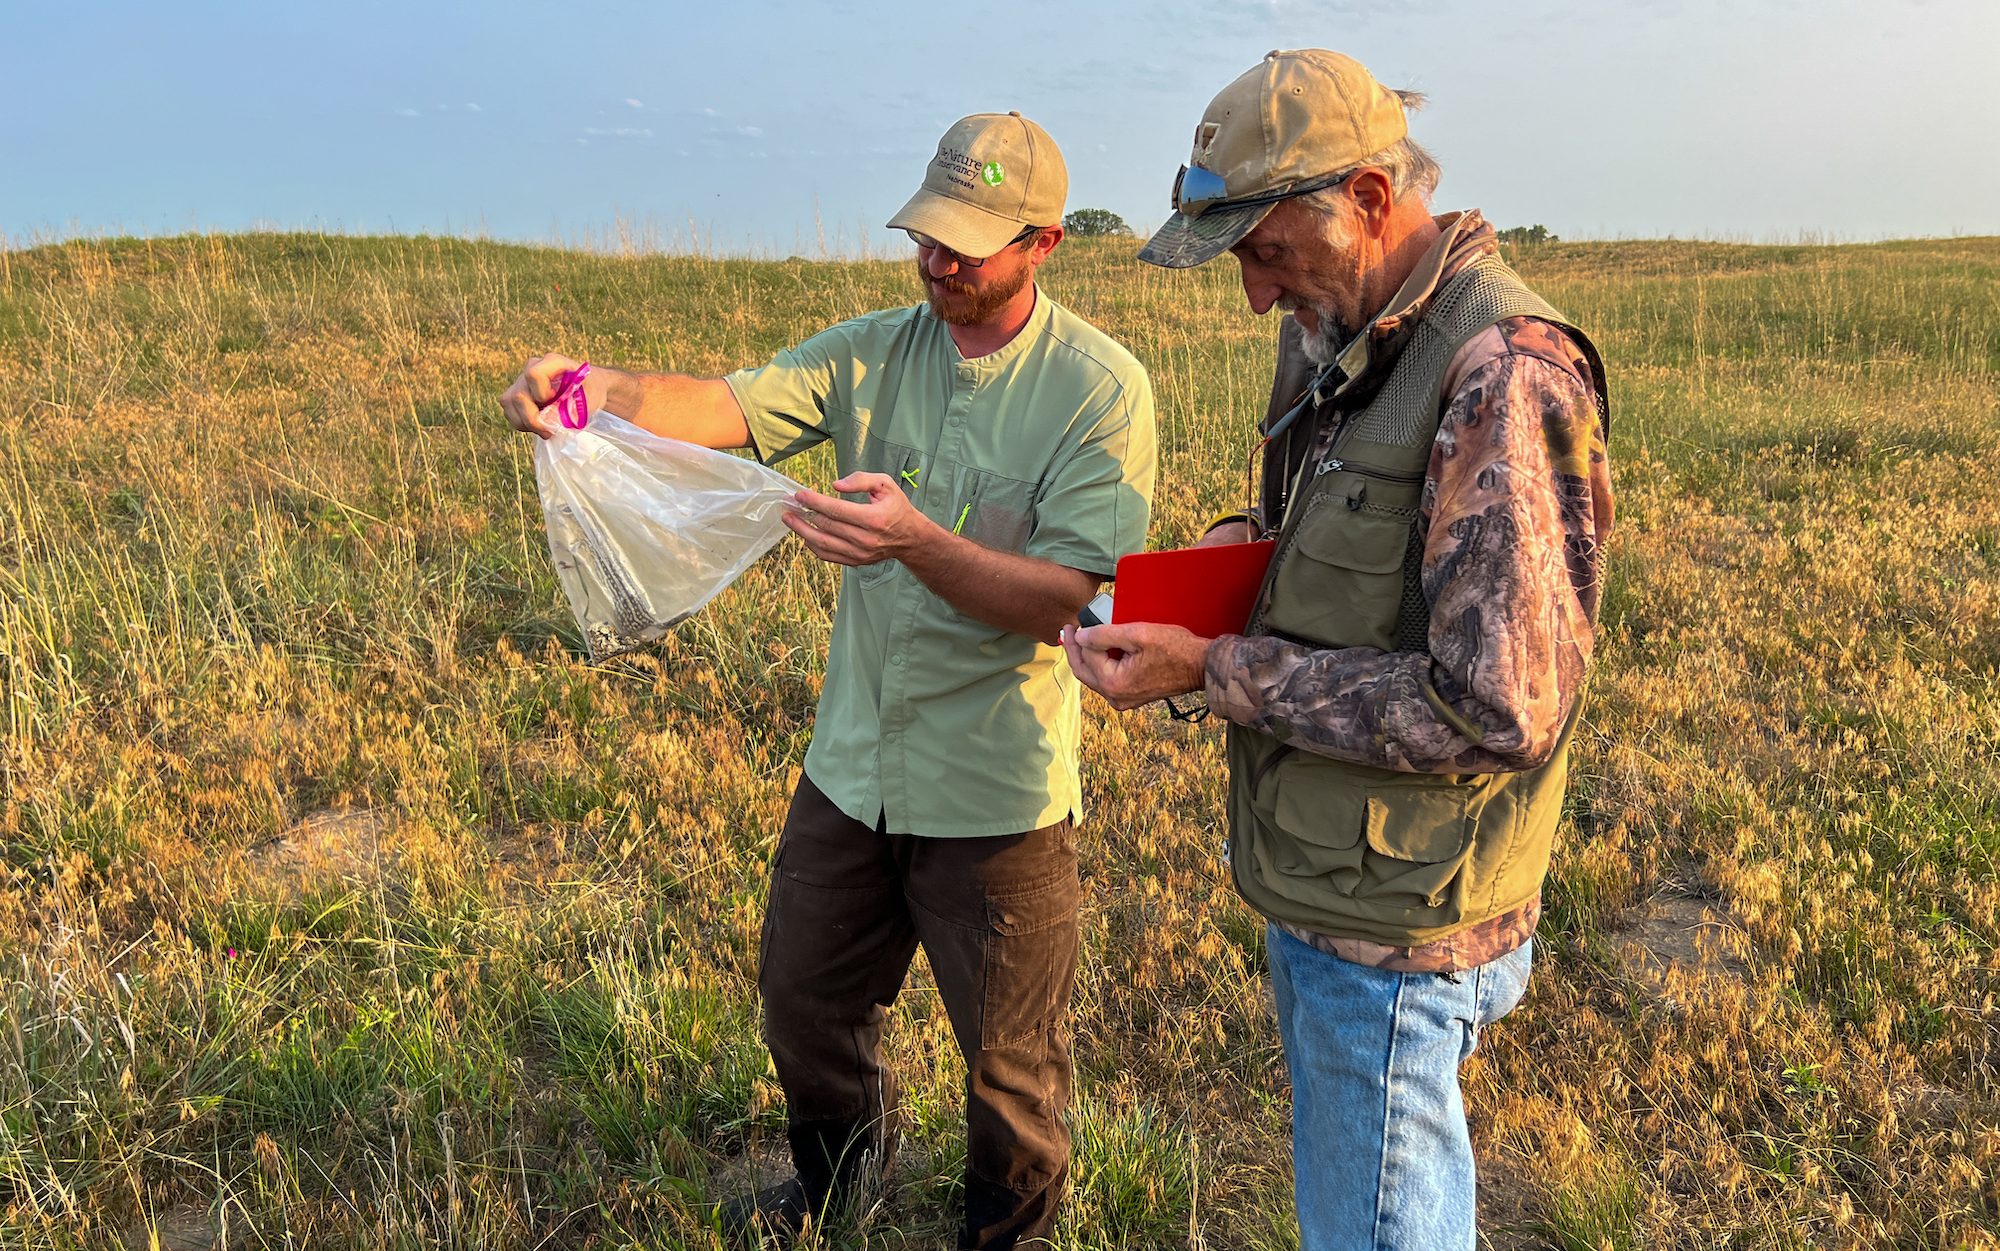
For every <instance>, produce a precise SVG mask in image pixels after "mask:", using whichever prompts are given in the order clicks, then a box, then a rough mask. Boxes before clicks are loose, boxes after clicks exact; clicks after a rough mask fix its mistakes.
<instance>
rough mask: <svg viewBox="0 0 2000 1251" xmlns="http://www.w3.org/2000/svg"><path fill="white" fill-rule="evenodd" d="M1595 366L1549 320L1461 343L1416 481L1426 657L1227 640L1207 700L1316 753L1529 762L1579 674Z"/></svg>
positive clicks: (1448, 767)
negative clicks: (1424, 467)
mask: <svg viewBox="0 0 2000 1251" xmlns="http://www.w3.org/2000/svg"><path fill="white" fill-rule="evenodd" d="M1589 368H1590V367H1589V365H1588V363H1587V362H1586V361H1585V359H1584V358H1583V356H1582V355H1581V353H1580V352H1578V350H1577V349H1576V347H1575V346H1574V344H1573V343H1572V342H1571V341H1570V340H1569V338H1568V337H1567V336H1565V335H1563V334H1562V333H1561V332H1560V331H1558V330H1556V329H1555V328H1554V327H1552V326H1550V325H1548V324H1547V323H1545V322H1540V321H1533V320H1530V319H1524V318H1519V319H1514V320H1512V321H1509V322H1503V323H1502V324H1501V325H1500V326H1498V327H1495V328H1494V329H1492V330H1489V331H1487V332H1486V333H1485V334H1483V335H1481V336H1479V337H1478V338H1476V339H1474V340H1473V341H1472V342H1471V343H1469V344H1467V345H1466V347H1465V348H1464V349H1461V351H1460V352H1459V354H1458V356H1457V357H1456V358H1455V359H1454V360H1453V362H1452V369H1451V371H1450V372H1449V373H1448V374H1447V392H1446V393H1447V394H1448V395H1450V396H1451V399H1450V401H1449V402H1448V404H1447V405H1446V409H1445V415H1444V421H1443V424H1442V425H1441V426H1440V428H1439V430H1438V437H1437V442H1436V444H1435V446H1434V447H1433V448H1432V450H1431V461H1430V472H1429V477H1428V480H1427V481H1426V483H1425V486H1424V503H1423V514H1424V517H1425V520H1426V522H1427V524H1428V527H1429V529H1428V532H1427V534H1426V537H1425V544H1424V562H1423V587H1424V594H1425V596H1426V598H1428V599H1429V601H1430V604H1431V628H1430V650H1429V652H1428V653H1424V652H1382V651H1377V650H1375V649H1373V648H1362V647H1356V648H1345V649H1337V650H1328V649H1314V648H1311V647H1306V646H1301V645H1299V644H1296V643H1291V642H1286V641H1283V640H1280V639H1274V638H1267V637H1255V638H1246V637H1243V636H1240V635H1230V636H1227V637H1224V638H1221V639H1218V640H1216V642H1215V643H1214V645H1213V646H1211V647H1210V649H1209V652H1208V665H1207V697H1208V703H1209V706H1210V707H1211V708H1213V709H1214V710H1215V711H1216V712H1218V713H1220V714H1221V715H1223V716H1226V717H1228V718H1229V719H1230V720H1232V721H1236V722H1239V723H1241V724H1243V725H1247V726H1250V727H1252V728H1254V729H1258V730H1262V731H1265V732H1266V733H1270V734H1274V735H1276V736H1277V737H1279V738H1280V739H1282V740H1284V741H1286V742H1289V743H1291V744H1292V745H1293V746H1296V747H1298V748H1301V749H1303V750H1306V751H1311V752H1316V753H1319V754H1321V755H1326V756H1334V757H1338V758H1340V759H1343V760H1352V761H1357V762H1360V763H1363V764H1369V765H1375V766H1378V767H1381V768H1388V769H1397V770H1401V771H1404V772H1410V773H1486V772H1498V771H1505V770H1515V769H1529V768H1533V767H1535V766H1536V765H1539V764H1540V763H1542V762H1543V761H1545V760H1547V759H1548V758H1549V756H1550V755H1551V754H1552V753H1553V752H1554V750H1555V746H1556V743H1557V741H1558V740H1559V739H1560V737H1561V735H1562V730H1563V726H1564V724H1565V723H1566V722H1567V721H1568V719H1569V716H1570V713H1571V710H1572V709H1573V708H1574V707H1575V704H1576V701H1577V698H1578V696H1579V693H1580V692H1581V689H1582V686H1583V681H1584V677H1585V674H1586V672H1587V671H1588V669H1589V665H1590V659H1591V652H1592V646H1593V643H1594V631H1595V624H1596V619H1597V606H1598V599H1599V594H1600V591H1601V577H1602V569H1603V549H1604V543H1605V540H1606V539H1607V538H1608V537H1609V532H1610V526H1611V485H1610V474H1609V468H1608V466H1607V464H1606V461H1605V445H1604V430H1603V426H1602V423H1601V419H1600V414H1599V413H1598V409H1597V403H1596V396H1595V393H1594V391H1593V390H1592V388H1591V386H1590V384H1589V383H1588V382H1587V381H1586V379H1587V377H1588V371H1589Z"/></svg>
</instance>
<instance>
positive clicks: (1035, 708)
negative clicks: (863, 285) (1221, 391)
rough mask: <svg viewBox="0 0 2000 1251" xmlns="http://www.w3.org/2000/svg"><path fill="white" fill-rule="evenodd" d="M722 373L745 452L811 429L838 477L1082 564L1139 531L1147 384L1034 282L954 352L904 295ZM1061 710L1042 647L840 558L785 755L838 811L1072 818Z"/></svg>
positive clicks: (1071, 776) (1146, 470)
mask: <svg viewBox="0 0 2000 1251" xmlns="http://www.w3.org/2000/svg"><path fill="white" fill-rule="evenodd" d="M727 381H728V383H729V388H730V390H731V391H733V392H734V393H735V395H736V400H737V403H739V404H740V405H742V407H743V415H744V417H745V418H746V419H747V420H748V422H749V426H750V437H751V439H752V442H753V444H754V446H755V449H756V452H757V455H758V457H759V458H760V459H761V460H763V461H764V462H765V463H766V464H771V463H774V462H777V461H780V460H783V459H785V458H786V457H788V456H792V455H796V454H797V453H799V452H802V451H804V450H805V449H807V448H809V447H812V446H813V445H815V444H817V443H821V442H831V443H832V444H833V446H834V454H835V456H836V457H837V458H838V463H839V468H840V472H841V473H842V474H843V475H845V474H849V473H854V472H856V471H860V470H871V471H874V472H877V473H884V474H888V475H889V476H891V477H893V478H895V479H896V480H897V481H898V482H899V483H900V484H901V485H902V488H903V490H904V492H905V493H907V494H908V495H909V497H910V499H911V501H912V502H913V503H914V504H915V505H916V506H917V507H918V508H920V509H922V510H923V512H924V514H925V515H926V516H928V517H929V518H930V519H931V520H932V521H935V522H937V523H938V524H939V525H941V526H943V527H944V528H945V529H947V530H951V531H953V532H955V533H958V534H962V535H964V536H965V537H967V538H970V539H973V540H975V541H977V542H979V543H982V544H985V545H986V546H988V547H992V548H996V549H998V550H1000V551H1007V552H1022V553H1025V554H1026V555H1029V556H1033V557H1037V558H1039V559H1042V560H1047V561H1052V562H1054V563H1056V564H1060V565H1067V566H1069V567H1070V568H1072V569H1080V570H1083V571H1085V572H1087V573H1094V574H1099V575H1102V576H1106V577H1108V576H1110V574H1111V573H1112V571H1113V569H1114V568H1115V566H1116V564H1117V561H1118V558H1119V557H1120V556H1123V555H1126V554H1127V553H1129V552H1136V551H1139V550H1140V549H1141V548H1143V547H1144V546H1145V539H1146V521H1147V516H1148V513H1149V511H1150V509H1151V502H1152V494H1153V461H1154V442H1153V391H1152V385H1151V383H1149V382H1148V381H1147V378H1146V371H1145V369H1144V368H1143V367H1141V366H1140V364H1139V362H1138V361H1136V360H1134V359H1133V358H1132V355H1131V353H1129V352H1127V351H1126V350H1125V349H1124V348H1123V347H1120V346H1119V345H1118V344H1117V343H1116V342H1114V341H1113V340H1112V339H1111V338H1109V337H1108V336H1107V335H1105V334H1104V333H1103V332H1102V331H1099V330H1098V329H1096V328H1095V327H1093V326H1091V325H1090V324H1089V323H1087V322H1085V321H1084V320H1083V319H1082V318H1080V317H1078V316H1076V315H1075V314H1074V313H1071V312H1069V311H1068V310H1067V309H1064V308H1063V307H1061V306H1060V305H1058V304H1057V303H1056V302H1055V301H1053V300H1051V299H1049V298H1048V297H1047V296H1046V295H1044V294H1041V293H1040V292H1037V296H1036V300H1035V309H1034V312H1033V313H1032V314H1031V315H1030V317H1029V319H1028V324H1027V326H1026V327H1024V328H1023V329H1022V331H1021V333H1020V334H1018V335H1016V336H1015V337H1014V338H1013V340H1012V341H1011V342H1009V343H1008V344H1007V345H1006V346H1005V347H1003V348H1001V349H1000V350H999V351H997V352H993V353H991V354H989V355H986V356H982V357H979V358H977V359H975V360H966V359H964V358H963V357H961V356H960V355H959V353H958V348H957V345H956V344H954V343H953V342H952V339H951V335H950V333H949V330H948V328H947V327H946V326H945V324H944V323H943V322H941V321H939V320H938V319H937V317H936V316H935V315H933V314H932V312H931V311H930V309H929V307H928V306H926V305H917V306H916V307H914V308H903V309H894V310H890V311H887V312H880V313H871V314H869V315H867V316H865V317H857V318H855V319H854V320H853V321H847V322H842V323H841V324H840V325H837V326H834V327H832V328H831V329H828V330H825V331H822V332H821V333H819V334H816V335H814V336H813V337H812V338H810V339H807V340H806V341H805V342H804V343H801V344H799V345H798V346H797V347H795V348H792V349H790V350H788V351H785V352H781V353H779V354H778V356H777V358H776V359H774V360H773V361H772V362H771V363H770V364H768V365H765V366H763V367H762V368H757V369H745V370H741V371H739V372H737V373H734V374H731V375H729V377H728V379H727ZM1078 720H1079V716H1078V711H1077V683H1076V679H1075V677H1074V676H1073V675H1072V674H1071V673H1070V671H1069V665H1068V664H1067V663H1066V662H1065V661H1064V659H1063V654H1062V649H1061V648H1057V647H1049V646H1045V645H1044V644H1042V643H1040V642H1038V641H1036V640H1035V639H1032V638H1029V637H1027V636H1026V635H1021V634H1013V633H1010V632H1007V631H1004V630H998V629H995V628H994V627H992V626H989V625H986V624H985V623H983V622H980V621H975V620H973V619H972V618H971V617H968V616H965V615H963V614H961V613H959V612H958V611H957V610H955V609H954V608H952V606H951V605H950V604H947V603H946V602H945V601H944V600H942V599H940V598H938V597H937V596H936V595H933V594H931V592H930V591H929V590H928V589H927V588H926V587H925V586H924V585H923V583H921V582H919V581H918V580H917V579H916V578H915V577H914V576H913V575H911V574H910V572H909V571H908V570H906V569H904V568H903V566H902V565H901V563H899V562H896V561H884V562H883V563H881V564H877V565H870V566H867V567H864V568H858V569H846V570H843V571H842V576H841V583H840V604H839V609H838V611H837V612H836V614H835V616H834V623H833V642H832V646H831V650H830V652H829V654H828V657H827V665H826V685H825V687H824V688H823V689H822V690H821V693H820V701H819V719H818V722H817V724H816V725H815V727H814V732H813V741H812V746H811V747H810V748H809V749H808V750H807V752H806V764H805V768H806V774H807V775H808V776H809V777H811V778H812V780H813V783H814V785H816V786H818V787H819V788H820V790H822V791H824V792H825V793H826V795H827V797H828V798H830V799H832V800H833V802H834V803H835V804H837V805H839V807H840V809H841V811H843V812H845V813H846V814H847V815H848V816H850V817H852V818H854V819H855V820H857V821H862V822H865V823H867V824H869V825H873V824H874V823H875V821H876V818H877V817H878V816H881V817H884V818H886V820H887V823H888V829H889V831H890V832H891V833H898V834H921V835H930V836H936V837H972V836H978V835H988V834H1011V833H1017V832H1020V831H1023V830H1031V829H1037V828H1040V827H1041V826H1045V825H1050V824H1053V823H1055V822H1057V821H1060V820H1061V819H1063V818H1064V817H1065V816H1069V815H1071V814H1075V815H1078V816H1081V814H1082V812H1083V796H1082V788H1081V787H1080V785H1079V784H1078V781H1077V740H1078Z"/></svg>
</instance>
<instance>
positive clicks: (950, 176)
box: [935, 148, 1007, 191]
mask: <svg viewBox="0 0 2000 1251" xmlns="http://www.w3.org/2000/svg"><path fill="white" fill-rule="evenodd" d="M935 164H936V165H937V167H938V169H940V170H941V171H943V173H944V177H945V181H946V182H950V183H955V184H956V185H958V186H961V187H964V188H965V189H966V190H967V191H977V190H979V188H980V185H981V184H982V183H983V184H985V185H986V186H988V187H997V186H999V185H1000V184H1001V183H1003V182H1005V181H1007V171H1006V169H1005V168H1003V167H1002V166H1001V164H1000V162H998V161H987V162H984V163H983V164H982V163H981V162H980V161H978V160H975V159H974V158H973V157H971V156H969V155H967V154H966V153H964V152H961V151H959V150H958V149H957V148H939V149H938V154H937V161H936V162H935Z"/></svg>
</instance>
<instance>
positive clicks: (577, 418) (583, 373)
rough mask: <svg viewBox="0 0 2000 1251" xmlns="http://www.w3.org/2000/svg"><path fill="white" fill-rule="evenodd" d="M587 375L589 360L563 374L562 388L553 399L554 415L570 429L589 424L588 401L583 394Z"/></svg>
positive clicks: (580, 427) (579, 428) (581, 427)
mask: <svg viewBox="0 0 2000 1251" xmlns="http://www.w3.org/2000/svg"><path fill="white" fill-rule="evenodd" d="M589 376H590V362H589V361H585V362H584V363H583V364H581V365H578V366H577V367H576V368H575V369H574V370H572V371H571V372H570V373H567V374H564V375H563V380H562V390H560V391H558V392H556V398H555V400H554V401H553V403H554V405H555V410H556V416H558V417H560V418H562V424H563V425H564V426H566V427H568V428H569V429H571V430H581V429H583V428H584V427H585V426H587V425H589V424H590V401H589V400H588V399H586V398H585V397H584V394H583V380H584V379H585V378H587V377H589Z"/></svg>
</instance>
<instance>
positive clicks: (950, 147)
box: [889, 113, 1069, 257]
mask: <svg viewBox="0 0 2000 1251" xmlns="http://www.w3.org/2000/svg"><path fill="white" fill-rule="evenodd" d="M1068 196H1069V170H1068V169H1067V168H1065V167H1064V165H1063V159H1062V153H1061V152H1058V151H1057V150H1056V141H1055V140H1053V139H1051V138H1049V132H1048V131H1046V130H1043V129H1042V128H1041V127H1040V126H1037V125H1035V124H1034V123H1033V122H1031V121H1029V120H1028V119H1027V118H1025V117H1022V116H1021V115H1020V114H1019V113H974V114H973V115H972V116H971V117H962V118H960V119H959V120H958V121H957V122H955V123H953V124H952V128H951V129H950V130H947V131H945V132H944V138H942V139H940V140H938V147H937V155H936V156H935V157H933V158H931V163H930V166H929V168H927V169H925V170H924V185H923V186H922V187H920V188H918V189H917V193H916V194H915V195H913V196H911V197H910V202H909V203H908V204H905V205H904V206H903V207H902V209H901V210H899V211H898V212H897V214H896V215H895V216H894V217H891V218H890V219H889V226H890V228H891V229H894V230H914V231H917V232H918V233H919V234H926V235H929V236H930V237H931V238H933V239H936V240H937V241H938V242H940V243H942V244H944V245H945V246H946V247H948V248H950V249H951V250H952V251H954V252H957V253H959V254H961V255H964V256H974V257H978V256H991V255H993V254H994V253H995V252H998V251H999V250H1000V249H1001V248H1004V247H1006V246H1007V243H1008V241H1009V240H1010V239H1012V238H1013V237H1014V236H1015V235H1018V234H1020V233H1021V230H1022V228H1023V227H1026V226H1054V225H1056V224H1058V223H1059V222H1061V221H1062V215H1063V201H1064V200H1065V199H1066V198H1068Z"/></svg>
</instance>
